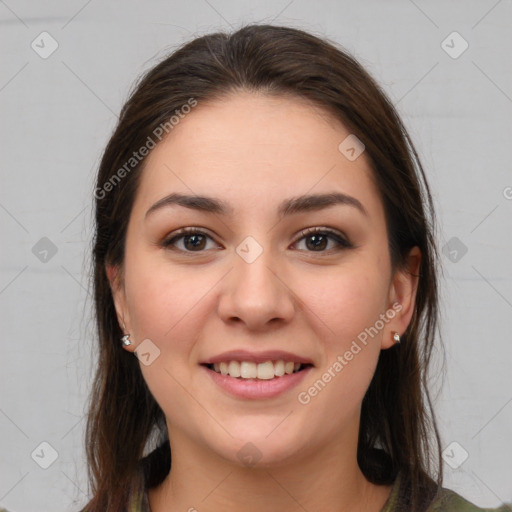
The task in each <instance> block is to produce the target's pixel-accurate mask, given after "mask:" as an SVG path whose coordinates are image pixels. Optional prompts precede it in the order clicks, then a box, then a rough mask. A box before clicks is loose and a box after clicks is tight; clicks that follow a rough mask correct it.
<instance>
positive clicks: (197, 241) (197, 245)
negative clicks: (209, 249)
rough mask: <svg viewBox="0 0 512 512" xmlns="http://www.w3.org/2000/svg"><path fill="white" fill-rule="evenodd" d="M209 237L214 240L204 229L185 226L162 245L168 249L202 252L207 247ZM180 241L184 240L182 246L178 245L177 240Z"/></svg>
mask: <svg viewBox="0 0 512 512" xmlns="http://www.w3.org/2000/svg"><path fill="white" fill-rule="evenodd" d="M207 239H210V240H212V238H211V237H210V236H209V235H207V234H206V233H204V232H202V231H199V230H197V229H190V228H185V229H182V230H180V231H179V232H178V234H176V235H174V236H173V237H171V238H169V239H167V240H165V241H164V242H163V243H162V246H163V247H166V248H168V249H177V250H180V251H184V252H202V251H203V250H204V249H205V246H206V242H207ZM180 241H183V243H182V246H181V247H177V246H176V245H177V242H180ZM212 241H213V240H212Z"/></svg>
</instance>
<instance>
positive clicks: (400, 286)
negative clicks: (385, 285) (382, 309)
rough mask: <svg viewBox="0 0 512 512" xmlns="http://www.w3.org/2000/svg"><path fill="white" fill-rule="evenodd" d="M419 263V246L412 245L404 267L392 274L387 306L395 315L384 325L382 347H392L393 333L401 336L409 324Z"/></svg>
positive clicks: (416, 289) (417, 281)
mask: <svg viewBox="0 0 512 512" xmlns="http://www.w3.org/2000/svg"><path fill="white" fill-rule="evenodd" d="M420 263H421V251H420V249H419V247H413V248H412V249H411V250H410V251H409V254H408V256H407V259H406V265H405V268H402V269H399V270H397V271H396V272H395V275H394V276H393V279H392V281H391V285H390V287H389V296H388V308H389V311H390V312H391V311H394V312H395V315H394V316H393V318H392V319H391V320H390V321H389V322H388V323H387V325H386V329H385V331H384V336H383V339H382V343H381V348H382V349H387V348H390V347H392V346H393V345H394V344H395V341H394V340H393V334H394V333H395V332H397V333H398V334H399V335H400V336H402V335H403V334H404V332H405V331H406V330H407V327H408V326H409V323H410V321H411V318H412V315H413V313H414V306H415V304H416V293H417V291H418V283H419V270H420ZM390 316H391V314H390Z"/></svg>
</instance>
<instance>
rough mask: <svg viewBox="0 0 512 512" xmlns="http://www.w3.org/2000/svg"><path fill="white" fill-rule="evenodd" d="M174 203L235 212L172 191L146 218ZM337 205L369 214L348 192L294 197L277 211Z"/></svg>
mask: <svg viewBox="0 0 512 512" xmlns="http://www.w3.org/2000/svg"><path fill="white" fill-rule="evenodd" d="M174 205H178V206H183V207H185V208H190V209H192V210H198V211H201V212H205V213H214V214H218V215H232V214H233V213H234V209H233V207H232V206H230V205H229V204H228V203H226V202H225V201H223V200H222V199H217V198H215V197H208V196H198V195H187V194H178V193H172V194H169V195H168V196H165V197H163V198H162V199H160V200H158V201H157V202H156V203H155V204H154V205H153V206H151V207H150V208H149V210H148V211H147V212H146V218H147V217H148V216H149V215H150V214H151V213H154V212H156V211H157V210H160V209H162V208H165V207H169V206H174ZM335 205H345V206H352V207H354V208H356V209H357V210H359V211H360V212H361V213H362V214H363V215H365V216H368V212H367V211H366V209H365V208H364V206H363V205H362V204H361V202H360V201H359V200H358V199H356V198H355V197H352V196H349V195H347V194H342V193H341V192H332V193H328V194H310V195H303V196H298V197H292V198H290V199H286V200H284V201H283V202H282V203H281V204H280V205H279V208H278V210H277V213H278V215H279V217H281V218H282V217H285V216H287V215H293V214H298V213H304V212H311V211H318V210H323V209H324V208H329V207H331V206H335Z"/></svg>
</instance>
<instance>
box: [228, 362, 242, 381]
mask: <svg viewBox="0 0 512 512" xmlns="http://www.w3.org/2000/svg"><path fill="white" fill-rule="evenodd" d="M228 373H229V375H230V376H231V377H240V375H241V373H240V363H239V362H238V361H230V363H229V364H228Z"/></svg>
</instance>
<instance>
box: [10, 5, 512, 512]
mask: <svg viewBox="0 0 512 512" xmlns="http://www.w3.org/2000/svg"><path fill="white" fill-rule="evenodd" d="M511 14H512V2H511V1H510V0H509V1H506V0H502V1H496V0H479V1H471V2H464V1H449V2H447V1H444V0H436V1H430V2H427V1H420V0H417V1H416V2H415V3H414V2H412V1H408V0H400V1H382V0H381V1H378V0H372V1H359V2H358V1H334V0H332V1H325V0H324V1H321V2H313V1H305V0H291V1H290V0H282V1H274V2H271V1H251V2H249V1H248V0H244V1H241V2H236V1H228V0H208V1H207V0H190V1H188V2H170V1H167V2H165V1H152V2H136V1H134V0H131V1H121V0H110V1H104V2H102V1H100V0H92V1H88V2H87V1H83V0H73V1H64V0H60V1H57V0H53V1H46V2H37V1H35V0H33V1H31V2H30V1H27V0H20V1H16V0H5V1H3V0H0V24H1V25H0V26H1V32H0V38H1V39H0V46H1V55H2V63H1V66H0V108H1V139H0V140H1V144H2V149H1V172H2V186H1V190H0V229H1V240H2V242H1V246H2V251H1V260H0V314H1V322H2V323H1V335H2V357H1V360H0V383H1V390H2V392H1V395H0V429H1V437H0V461H1V462H0V503H1V504H3V505H4V506H6V507H7V508H9V509H10V510H11V511H12V512H24V511H34V510H37V511H40V512H45V511H48V512H50V511H51V512H58V511H68V510H69V511H72V510H77V509H78V508H79V505H83V504H84V503H85V502H86V493H87V484H86V473H85V464H84V450H83V446H82V444H83V434H84V425H85V422H84V421H83V420H84V403H85V399H86V396H87V393H88V390H89V385H90V380H91V370H92V368H91V356H92V353H93V352H94V344H93V339H94V325H93V323H92V321H91V314H90V307H91V304H92V302H91V298H90V296H88V294H89V293H90V287H89V267H88V265H89V256H88V252H89V248H90V243H91V215H92V210H91V205H92V191H93V177H94V173H95V171H96V168H97V165H98V162H99V158H100V156H101V152H102V150H103V148H104V146H105V144H106V142H107V139H108V137H109V135H110V133H111V131H112V130H113V128H114V126H115V123H116V114H117V113H118V112H119V110H120V108H121V106H122V104H123V102H124V101H125V100H126V98H127V94H128V91H129V88H130V86H131V84H132V83H133V81H134V80H135V78H136V77H137V76H138V75H139V74H140V73H141V72H142V71H144V70H145V69H147V68H148V67H150V66H151V65H153V64H154V63H155V62H156V61H157V60H158V59H160V58H161V57H163V55H164V54H165V53H166V51H167V50H170V49H172V48H174V47H175V46H176V45H178V44H180V43H182V42H183V41H184V40H188V39H190V38H191V37H192V36H195V35H201V34H204V33H206V32H210V31H213V30H218V29H231V28H238V27H239V26H240V25H241V24H242V23H246V22H250V21H257V22H268V23H273V24H283V25H293V26H296V27H300V28H304V29H306V30H311V31H314V32H316V33H317V34H320V35H325V36H327V37H330V38H331V39H333V40H335V41H337V42H339V43H340V44H342V45H343V46H344V47H345V48H347V49H348V50H349V51H351V52H352V53H353V54H354V55H355V56H356V57H357V58H359V60H360V61H361V62H362V63H363V65H365V66H366V67H367V68H368V70H369V71H370V72H371V73H372V74H373V75H374V76H375V77H376V78H377V80H378V81H379V82H380V83H381V84H382V85H383V87H384V89H385V91H386V92H387V93H388V94H389V95H390V97H391V99H392V100H393V101H394V102H395V104H397V105H398V109H399V112H400V113H401V115H402V116H403V119H404V121H405V124H406V126H407V127H408V128H409V130H410V133H411V135H412V137H413V139H414V141H415V143H416V145H417V147H418V149H419V151H420V156H421V158H422V159H423V163H424V165H425V168H426V170H427V173H428V177H429V180H430V184H431V186H432V189H433V193H434V196H435V202H436V206H437V211H438V215H439V219H440V226H441V231H440V239H439V244H440V246H441V247H444V246H445V245H446V244H447V243H449V245H448V248H449V250H450V251H452V255H451V256H450V255H449V251H446V255H444V256H443V257H442V260H443V266H444V273H445V278H444V281H443V282H442V287H443V293H442V295H443V303H442V308H443V311H444V321H443V336H444V342H445V345H446V355H447V359H446V363H447V365H446V372H447V377H446V379H445V381H444V387H443V388H442V391H441V393H440V394H439V398H438V400H437V402H436V410H437V414H438V421H439V426H440V428H441V431H442V436H443V448H447V447H449V445H450V444H451V443H452V442H457V443H458V445H455V446H454V445H452V446H451V447H450V448H449V450H448V451H447V460H449V461H450V462H451V463H452V465H457V464H455V463H454V461H459V462H460V459H461V458H462V456H463V454H464V452H463V451H462V449H464V450H466V451H467V452H468V454H469V456H468V458H467V460H465V461H464V462H463V463H462V464H461V465H460V466H459V467H458V468H456V469H453V468H452V467H451V466H450V465H448V464H446V463H445V470H446V478H445V486H447V487H450V488H452V489H454V490H456V491H457V492H459V493H461V494H463V495H464V496H465V497H467V498H468V499H470V500H471V501H474V502H475V503H476V504H478V505H480V506H497V505H498V504H499V503H501V502H503V501H512V483H511V482H512V440H511V436H510V434H511V425H512V376H511V371H510V368H511V359H512V358H511V355H512V343H511V335H510V332H511V329H512V315H511V313H512V285H511V276H512V268H511V255H512V241H511V233H512V230H511V227H512V215H511V213H512V200H511V198H512V188H511V187H512V173H511V170H510V156H511V154H510V146H511V142H512V141H511V134H512V131H511V129H512V116H511V113H512V88H511V80H510V79H511V65H510V52H511V50H512V30H511ZM43 31H47V32H48V33H49V34H51V37H53V38H54V39H55V40H56V41H57V43H58V48H57V50H56V51H55V52H54V53H53V54H52V55H50V56H49V57H48V58H46V59H43V58H42V57H41V56H40V55H39V54H38V53H36V51H34V50H33V49H32V48H31V43H32V41H35V43H34V44H38V45H39V51H40V52H42V51H43V48H42V46H43V44H44V48H45V50H44V51H48V49H49V48H51V47H50V40H49V39H45V40H44V42H43V43H42V42H41V39H42V38H43V37H46V38H47V36H39V35H40V34H41V32H43ZM453 31H457V32H458V33H459V34H460V35H461V36H462V37H463V38H464V40H466V41H467V43H468V44H469V48H468V49H467V50H466V51H465V52H464V53H462V54H461V55H460V56H458V58H452V57H451V56H450V55H448V53H446V51H445V50H444V49H443V46H442V42H443V40H445V39H446V38H447V36H448V35H449V34H451V33H452V32H453ZM462 44H463V41H461V40H458V39H453V37H452V38H449V39H448V40H447V42H446V43H445V45H449V46H452V47H453V48H452V49H451V51H452V52H456V53H457V52H458V51H460V49H462V46H461V45H462ZM507 187H508V188H507ZM42 237H48V238H49V239H50V240H51V241H52V242H53V244H55V246H56V249H57V252H56V254H55V255H53V256H52V255H51V253H48V254H47V255H45V254H44V253H41V252H39V253H38V251H37V250H36V251H34V252H36V254H34V252H33V247H34V246H35V244H36V243H37V242H38V241H39V240H40V239H41V238H42ZM454 237H456V238H457V239H458V240H459V241H460V243H459V242H456V241H455V242H454V240H453V238H454ZM457 243H459V247H457V246H456V245H454V244H457ZM461 244H463V246H464V247H466V248H467V253H466V254H463V255H462V252H461V250H460V247H463V246H462V245H461ZM37 247H39V246H37ZM454 249H455V250H456V251H457V253H454V252H453V250H454ZM461 255H462V257H461ZM45 257H46V258H47V261H46V262H45V261H44V258H45ZM450 258H451V259H450ZM41 259H42V260H43V261H41ZM453 259H455V260H457V261H452V260H453ZM433 380H434V383H435V384H436V387H435V389H437V388H439V386H440V384H441V381H440V379H439V378H437V377H435V378H434V379H433ZM43 441H46V442H48V443H49V444H50V445H51V446H53V447H54V449H55V450H56V451H57V452H58V458H57V460H56V461H55V462H54V463H53V464H52V465H51V466H50V467H49V468H48V469H42V468H41V467H40V466H39V465H38V464H37V463H36V462H35V460H33V458H31V453H32V452H34V450H36V448H37V450H36V452H35V453H36V454H39V458H37V456H36V455H34V459H36V460H38V461H39V462H44V460H43V459H44V458H45V457H46V458H47V457H49V453H50V452H49V451H48V449H46V451H45V449H44V447H43V452H41V448H38V447H39V445H40V443H41V442H43ZM459 445H460V446H459ZM452 450H453V451H452ZM43 453H44V455H43ZM46 461H47V462H48V461H49V459H46Z"/></svg>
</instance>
